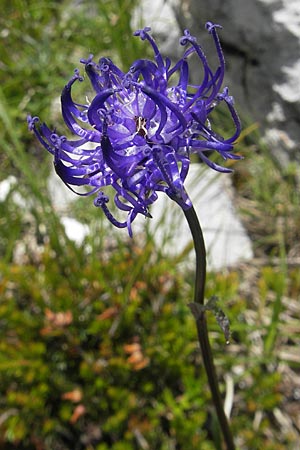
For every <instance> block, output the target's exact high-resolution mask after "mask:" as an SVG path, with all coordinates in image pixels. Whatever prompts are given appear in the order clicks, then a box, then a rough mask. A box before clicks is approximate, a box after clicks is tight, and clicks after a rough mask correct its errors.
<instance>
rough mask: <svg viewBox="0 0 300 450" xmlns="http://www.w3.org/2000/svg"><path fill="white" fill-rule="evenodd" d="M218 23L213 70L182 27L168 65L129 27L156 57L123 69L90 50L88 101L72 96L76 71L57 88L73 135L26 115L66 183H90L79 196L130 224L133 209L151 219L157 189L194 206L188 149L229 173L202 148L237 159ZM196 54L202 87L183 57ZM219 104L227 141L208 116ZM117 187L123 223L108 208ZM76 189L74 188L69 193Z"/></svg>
mask: <svg viewBox="0 0 300 450" xmlns="http://www.w3.org/2000/svg"><path fill="white" fill-rule="evenodd" d="M218 27H219V26H218V25H215V24H212V23H210V22H209V23H207V24H206V28H207V30H208V32H209V33H210V34H211V35H212V38H213V40H214V43H215V47H216V52H217V56H218V62H219V63H218V67H217V69H216V70H215V71H213V70H212V69H211V68H210V67H209V65H208V62H207V59H206V56H205V54H204V53H203V50H202V48H201V47H200V46H199V44H197V41H196V38H195V37H193V36H191V35H190V33H189V31H188V30H186V31H185V33H184V36H183V37H182V38H181V39H180V44H181V45H182V46H184V47H186V49H185V51H184V52H183V55H182V58H181V59H179V61H177V62H176V63H175V65H174V66H172V67H171V62H170V60H169V59H168V58H166V59H165V60H164V59H163V57H162V55H161V54H160V52H159V49H158V47H157V45H156V43H155V41H154V39H153V38H152V37H151V35H150V34H149V31H150V28H148V27H146V28H144V29H143V30H138V31H136V32H135V33H134V35H135V36H139V37H140V38H141V39H142V40H147V41H148V42H149V43H150V45H151V46H152V49H153V52H154V60H153V61H151V60H148V59H138V60H137V61H135V62H134V63H133V64H132V66H131V67H130V69H129V71H128V72H127V73H124V72H122V71H121V70H120V69H119V68H118V67H117V66H115V65H114V64H113V62H112V61H111V60H110V59H108V58H101V59H100V60H99V62H98V63H96V62H95V61H93V55H90V56H89V58H88V59H86V60H81V63H83V64H84V66H85V72H86V74H87V76H88V78H89V80H90V82H91V85H92V87H93V89H94V91H95V94H94V97H93V99H92V100H91V101H90V102H88V101H87V102H86V104H78V103H75V102H74V101H73V98H72V95H71V90H72V87H73V85H74V83H76V82H77V81H83V78H82V77H81V76H80V74H79V71H78V70H77V69H76V70H75V73H74V76H73V77H72V78H71V79H70V81H69V82H68V83H67V85H66V86H65V88H64V89H63V91H62V95H61V105H62V115H63V119H64V121H65V123H66V125H67V127H68V128H69V130H70V131H71V132H72V133H73V134H74V135H77V137H78V138H77V139H76V140H70V139H67V138H66V137H65V136H61V135H58V134H57V133H56V132H54V131H51V130H50V129H49V128H48V126H47V125H46V124H44V123H42V124H40V123H39V119H38V118H37V117H33V118H32V117H28V125H29V129H30V130H32V131H33V132H34V133H35V134H36V136H37V138H38V139H39V141H40V142H41V143H42V145H43V146H44V147H45V148H46V149H47V150H48V151H49V152H50V153H51V154H52V155H53V156H54V166H55V170H56V172H57V174H58V175H59V176H60V177H61V179H62V180H63V182H64V183H65V184H66V185H67V186H68V187H69V188H70V189H72V190H74V186H90V188H91V189H90V190H89V191H88V192H85V193H84V194H82V193H79V192H77V193H78V194H79V195H91V194H96V198H95V200H94V204H95V205H96V206H97V207H100V208H101V209H102V210H103V212H104V213H105V215H106V216H107V218H108V219H109V220H110V221H111V222H112V223H113V224H114V225H115V226H117V227H120V228H123V227H127V228H128V231H129V234H130V235H131V234H132V231H131V223H132V221H133V220H134V219H135V217H136V216H137V215H138V214H142V215H144V216H146V217H151V216H150V213H149V207H150V205H151V204H152V203H153V202H154V201H155V200H156V199H157V193H158V192H159V191H162V192H165V193H166V194H167V195H168V196H169V197H170V198H171V199H172V200H175V201H176V202H177V203H178V204H179V205H180V206H181V207H182V208H183V209H188V208H190V207H191V206H192V204H191V201H190V199H189V197H188V195H187V193H186V191H185V188H184V181H185V179H186V176H187V174H188V170H189V165H190V155H191V154H192V153H195V154H197V155H198V156H199V157H200V158H201V159H202V160H203V161H204V162H205V163H206V164H207V165H208V166H210V167H212V168H213V169H215V170H218V171H220V172H230V169H228V168H223V167H221V166H219V165H217V164H216V163H214V162H212V161H211V160H210V159H209V158H208V156H207V153H208V152H210V151H217V152H218V153H220V154H221V156H222V157H223V158H224V159H227V158H230V159H238V158H239V156H237V155H234V154H232V151H233V144H234V142H235V141H236V139H237V138H238V136H239V134H240V122H239V119H238V116H237V114H236V111H235V109H234V105H233V99H232V97H230V96H229V94H228V89H227V88H225V89H224V90H223V91H221V87H222V83H223V78H224V70H225V62H224V57H223V53H222V49H221V45H220V42H219V38H218V35H217V31H216V29H217V28H218ZM192 54H195V55H196V56H197V58H198V62H199V64H200V70H201V71H202V73H203V75H202V81H201V83H200V84H199V85H196V86H195V85H191V82H190V67H189V62H188V58H189V57H190V56H191V55H192ZM220 103H224V104H225V105H226V106H227V107H228V111H229V113H230V115H231V117H232V120H233V123H234V126H235V130H234V133H233V135H232V136H231V137H230V138H228V139H224V138H222V137H221V136H220V135H218V134H217V133H215V132H214V131H213V130H212V127H211V125H210V121H209V115H210V114H211V112H212V111H213V110H214V109H215V108H216V106H217V105H218V104H220ZM109 185H110V186H112V187H113V189H114V190H115V195H114V203H115V205H116V206H117V208H118V209H119V210H122V211H124V212H125V214H126V220H125V221H124V222H120V221H119V220H118V219H117V218H115V217H114V216H113V214H112V212H111V211H110V209H109V207H108V202H109V198H108V196H107V195H106V194H105V193H104V192H103V190H102V189H103V188H105V187H106V186H109ZM74 192H75V191H74Z"/></svg>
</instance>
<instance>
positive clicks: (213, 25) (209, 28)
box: [205, 22, 222, 33]
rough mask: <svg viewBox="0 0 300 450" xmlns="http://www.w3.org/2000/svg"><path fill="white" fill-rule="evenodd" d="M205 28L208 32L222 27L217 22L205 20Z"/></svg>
mask: <svg viewBox="0 0 300 450" xmlns="http://www.w3.org/2000/svg"><path fill="white" fill-rule="evenodd" d="M205 28H206V30H207V31H208V32H209V33H212V31H214V29H215V28H220V29H222V26H221V25H218V24H217V23H213V22H206V24H205Z"/></svg>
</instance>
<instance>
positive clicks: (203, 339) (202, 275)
mask: <svg viewBox="0 0 300 450" xmlns="http://www.w3.org/2000/svg"><path fill="white" fill-rule="evenodd" d="M184 214H185V217H186V219H187V221H188V224H189V227H190V230H191V233H192V236H193V240H194V246H195V253H196V280H195V293H194V302H195V303H198V304H200V305H202V306H203V305H204V290H205V280H206V250H205V243H204V239H203V234H202V230H201V226H200V223H199V220H198V217H197V214H196V212H195V210H194V208H193V207H192V208H190V209H188V210H185V211H184ZM196 325H197V332H198V339H199V344H200V347H201V351H202V358H203V363H204V367H205V370H206V374H207V378H208V383H209V387H210V391H211V395H212V399H213V403H214V406H215V409H216V413H217V417H218V420H219V425H220V428H221V430H222V433H223V437H224V441H225V444H226V446H227V450H235V445H234V442H233V437H232V434H231V430H230V428H229V424H228V420H227V417H226V415H225V412H224V408H223V401H222V397H221V393H220V389H219V384H218V379H217V374H216V369H215V365H214V361H213V355H212V351H211V346H210V343H209V338H208V329H207V321H206V313H205V309H204V308H203V309H201V310H200V313H199V314H198V315H197V317H196Z"/></svg>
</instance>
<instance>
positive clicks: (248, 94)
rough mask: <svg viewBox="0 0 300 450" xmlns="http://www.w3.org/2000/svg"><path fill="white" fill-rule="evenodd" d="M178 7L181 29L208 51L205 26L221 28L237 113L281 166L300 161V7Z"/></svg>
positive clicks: (215, 3)
mask: <svg viewBox="0 0 300 450" xmlns="http://www.w3.org/2000/svg"><path fill="white" fill-rule="evenodd" d="M175 3H176V4H175ZM175 3H174V1H173V8H174V12H175V15H176V18H177V22H178V24H179V26H180V28H181V29H185V28H189V29H190V31H191V33H192V34H194V35H195V36H197V37H198V38H199V42H201V44H202V43H203V47H204V48H205V49H207V48H209V44H210V42H209V38H208V37H207V32H206V31H205V29H204V24H205V22H207V21H211V22H215V23H219V24H221V25H222V27H223V29H222V30H221V31H220V33H219V35H220V40H221V42H222V47H223V50H224V53H225V59H226V63H227V74H226V77H227V82H228V85H229V87H230V93H231V94H232V95H233V96H234V97H235V99H236V103H237V104H238V109H239V110H240V111H241V112H242V113H244V114H245V115H247V116H248V117H249V118H250V120H252V121H255V122H258V123H259V125H260V128H261V131H262V134H263V136H264V137H265V139H266V140H267V141H268V142H269V143H270V144H272V145H271V150H272V152H273V153H274V156H275V157H276V158H277V159H278V161H279V162H280V163H281V164H284V165H285V164H286V163H287V162H288V161H290V160H298V161H300V151H299V143H300V1H299V0H251V1H249V0H226V1H224V0H186V1H184V2H179V1H178V2H177V1H176V2H175ZM206 53H207V57H208V59H209V51H207V50H206Z"/></svg>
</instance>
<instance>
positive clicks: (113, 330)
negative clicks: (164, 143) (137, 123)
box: [0, 0, 300, 450]
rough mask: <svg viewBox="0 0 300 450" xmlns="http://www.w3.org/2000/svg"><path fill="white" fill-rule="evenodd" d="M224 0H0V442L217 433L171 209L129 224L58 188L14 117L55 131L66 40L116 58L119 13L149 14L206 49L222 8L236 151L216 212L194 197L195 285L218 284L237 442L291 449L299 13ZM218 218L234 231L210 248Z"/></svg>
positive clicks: (157, 439)
mask: <svg viewBox="0 0 300 450" xmlns="http://www.w3.org/2000/svg"><path fill="white" fill-rule="evenodd" d="M233 3H234V2H232V1H231V0H228V2H223V3H222V2H217V1H213V2H207V1H205V0H201V1H200V2H199V1H197V2H193V1H185V2H180V3H176V2H175V1H170V2H168V1H162V2H161V3H160V2H158V1H155V2H151V3H149V2H147V1H146V0H145V1H144V2H137V1H136V0H119V1H111V0H107V1H100V0H98V1H96V0H91V1H89V2H87V1H69V0H64V1H40V0H39V1H37V0H27V1H22V0H19V1H17V0H10V1H7V0H2V1H1V18H0V125H1V126H0V149H1V151H0V448H1V449H2V448H3V449H7V450H10V449H24V450H59V449H62V450H63V449H72V450H83V449H86V450H94V449H95V450H108V449H113V450H126V449H128V450H132V449H138V450H139V449H142V450H147V449H149V450H154V449H155V450H156V449H160V450H173V449H174V450H193V449H200V448H201V449H203V450H209V449H215V448H221V444H220V436H219V433H218V429H217V427H216V419H215V416H214V411H213V408H212V403H211V399H210V395H209V392H208V387H207V380H206V376H205V372H204V369H203V367H202V362H201V355H200V352H199V349H198V344H197V337H196V330H195V326H194V320H193V317H192V316H191V314H190V310H189V309H188V307H187V303H189V302H190V301H191V299H192V295H193V280H194V273H193V266H192V265H191V264H187V263H186V261H190V260H192V261H193V252H192V247H191V245H190V241H189V239H188V240H187V241H184V242H183V245H182V247H181V248H180V249H179V248H178V251H177V248H176V249H175V250H176V251H175V254H174V253H173V254H170V251H169V249H170V242H172V240H175V242H176V239H178V236H180V235H181V234H184V233H182V229H181V225H180V224H179V225H176V226H175V225H174V226H173V227H172V226H170V223H169V222H166V221H167V219H166V217H165V216H164V215H160V214H157V216H158V217H157V218H156V215H154V214H153V215H154V218H153V219H152V223H154V222H155V226H151V225H149V224H148V222H145V221H143V222H145V223H143V224H142V226H141V225H139V226H137V228H136V230H135V228H134V227H135V223H134V224H133V231H134V238H133V239H129V238H128V237H127V235H126V232H124V233H123V232H121V231H120V230H114V229H112V227H111V226H109V225H108V224H107V223H106V222H105V219H103V217H102V215H101V212H100V211H99V210H98V209H96V208H94V206H93V202H92V201H91V200H90V199H81V198H77V197H76V196H74V195H73V194H72V195H70V193H69V192H67V191H66V190H63V188H62V187H61V182H60V180H59V179H58V178H57V177H56V176H55V174H53V165H52V161H51V157H50V156H49V155H48V154H46V152H45V151H44V149H42V148H41V146H40V145H39V144H38V142H37V140H36V139H35V138H34V136H33V135H32V134H31V133H29V132H28V130H27V124H26V116H27V114H31V115H32V116H35V115H38V116H40V117H41V119H42V120H45V121H46V122H47V124H48V125H49V126H51V127H52V126H53V127H55V126H57V128H58V131H59V132H60V133H62V134H63V133H64V131H65V129H64V126H63V123H62V119H61V118H60V109H59V96H60V93H61V90H62V88H63V86H64V84H65V83H66V82H67V80H68V79H69V78H70V77H71V76H72V73H73V70H74V69H75V68H76V67H80V64H79V60H80V58H86V57H88V55H89V54H90V53H93V54H94V55H95V57H96V59H97V58H100V57H101V56H109V57H110V58H112V59H113V60H114V62H115V63H116V64H118V65H120V66H121V67H122V68H123V70H124V71H127V70H128V69H129V67H130V64H131V62H132V61H134V60H135V59H137V58H139V57H145V55H146V54H147V52H148V51H149V48H148V47H147V46H146V45H145V43H143V42H141V41H140V40H139V39H137V38H133V37H132V32H133V31H134V29H135V28H140V27H142V26H144V25H150V26H152V28H153V32H154V36H155V37H156V39H157V42H158V43H159V45H160V47H161V48H162V49H163V51H164V52H165V54H168V55H170V56H171V57H172V58H176V55H177V52H178V48H179V46H178V37H179V36H180V35H181V34H182V31H183V29H184V28H186V27H189V28H191V31H192V33H193V34H194V35H197V36H198V37H199V42H201V43H202V42H203V46H204V48H205V49H208V50H207V53H208V57H209V58H210V55H211V54H212V55H213V57H214V58H215V56H214V55H215V53H214V52H212V53H211V52H210V50H209V45H210V44H209V42H208V39H207V36H206V34H205V30H204V25H205V22H206V21H207V20H212V21H214V22H218V23H221V24H222V25H223V30H222V31H220V39H221V42H222V45H223V48H224V53H225V58H226V61H227V67H228V74H227V80H226V82H228V84H229V86H230V90H231V93H232V94H233V95H234V96H235V100H236V106H237V109H238V110H239V111H240V112H241V118H242V121H243V132H242V135H241V137H240V140H239V142H238V143H237V147H236V148H237V151H238V152H239V154H241V155H243V156H244V160H243V161H239V162H237V163H235V165H234V173H233V175H222V180H223V179H224V177H225V178H226V179H227V181H222V183H225V184H221V185H220V186H219V188H218V189H219V190H217V191H216V192H213V196H214V197H217V198H218V197H219V193H220V192H222V193H224V192H226V202H228V203H226V207H225V206H222V203H221V204H218V203H217V205H218V206H217V208H216V211H219V212H220V214H221V213H222V208H223V209H225V210H226V211H227V210H230V211H231V212H232V214H233V216H230V220H229V223H228V227H227V228H222V226H221V222H222V220H221V221H219V222H218V223H219V225H215V222H213V223H214V226H213V227H212V221H213V220H214V217H215V216H218V214H217V212H216V213H215V214H213V216H214V217H212V215H211V216H209V214H210V210H209V209H208V210H207V211H205V208H204V209H203V210H202V207H201V205H200V206H199V208H200V209H201V210H199V211H198V212H199V216H200V220H203V222H204V223H205V229H206V233H208V232H209V225H211V228H213V235H208V234H206V236H208V239H210V243H212V244H213V243H214V242H216V243H217V245H216V248H215V250H214V254H213V255H214V256H211V254H210V253H209V255H208V256H209V258H211V259H210V266H209V269H210V270H209V273H208V280H207V295H206V296H207V298H209V297H210V296H212V295H217V296H218V297H219V298H220V306H221V307H222V309H223V310H224V312H225V313H226V314H227V316H228V317H229V319H230V322H231V331H232V339H231V343H230V345H229V346H226V344H225V339H224V336H223V335H222V332H221V330H220V329H219V328H218V326H217V324H216V322H215V320H214V318H213V317H209V327H210V330H211V332H210V337H211V342H212V346H213V350H214V355H215V358H216V365H217V370H218V374H219V378H220V383H221V389H222V393H223V395H224V398H225V405H226V411H227V413H228V414H229V415H230V420H231V426H232V430H233V433H234V436H235V440H236V444H237V447H238V448H240V449H249V450H253V449H261V448H264V449H266V450H267V449H268V450H272V449H274V450H280V449H292V450H293V449H295V450H296V449H299V438H300V404H299V401H300V373H299V372H300V357H299V343H300V328H299V318H300V304H299V291H300V270H299V265H300V260H299V230H300V209H299V178H300V177H299V156H298V154H299V153H298V149H299V141H298V140H297V138H298V133H299V115H298V110H299V97H300V96H299V84H297V78H295V76H297V75H295V73H296V72H295V68H297V67H298V66H297V64H298V61H297V59H296V56H295V52H296V51H297V49H298V47H297V45H299V39H300V38H299V36H300V31H299V30H300V26H299V24H298V22H297V20H298V19H297V17H298V18H299V16H297V14H296V12H297V11H298V10H297V5H296V2H288V3H287V2H285V1H283V2H281V4H280V5H279V4H278V2H272V1H271V2H270V1H263V0H257V1H253V5H252V8H250V9H249V5H248V3H247V2H246V1H244V0H239V1H237V2H235V4H234V5H233ZM208 5H210V6H208ZM226 5H227V7H226ZM247 5H248V6H247ZM229 13H230V14H229ZM289 14H290V20H287V19H288V18H289ZM299 14H300V11H299ZM297 39H298V40H297ZM257 42H259V43H260V44H259V45H258V44H257ZM149 56H151V53H149ZM298 58H299V55H298ZM297 73H298V72H297ZM82 84H85V83H82ZM80 88H81V89H82V91H80V89H79V91H78V98H80V95H84V86H80ZM215 120H216V124H217V126H219V127H220V130H226V129H227V128H229V126H231V125H230V124H229V122H228V118H227V117H226V116H223V115H221V114H219V116H218V117H216V118H215ZM199 170H201V173H203V168H202V166H201V167H200V169H199ZM193 173H195V172H194V171H193ZM198 174H199V172H197V173H196V175H197V176H198ZM203 176H204V175H203ZM195 180H196V181H195V182H197V177H196V178H195ZM228 180H229V181H228ZM216 182H217V183H219V181H216ZM211 184H212V182H211V180H210V179H209V180H208V183H207V191H206V189H205V186H203V188H201V191H202V192H201V195H202V200H203V199H204V200H203V201H205V198H206V199H207V195H208V194H207V192H208V191H209V189H210V188H211ZM213 185H214V186H215V184H213ZM196 192H197V190H196ZM195 196H196V193H195ZM222 198H223V197H222ZM209 201H210V200H209ZM224 201H225V200H224ZM202 212H203V215H204V216H205V217H202ZM177 213H178V212H177ZM179 213H180V211H179ZM179 213H178V214H179ZM172 214H175V213H174V212H172ZM220 217H221V216H220ZM233 220H234V221H236V223H238V224H239V227H240V228H238V232H233V230H232V228H230V223H232V222H231V221H233ZM171 222H172V221H171ZM166 223H167V226H166ZM174 223H175V222H174ZM219 227H220V228H219ZM241 230H242V231H241ZM224 233H225V235H224ZM226 233H227V234H226ZM239 233H243V239H244V240H243V241H242V242H243V244H241V243H240V242H241V241H239V240H236V239H237V237H239ZM158 235H159V239H158V238H157V236H158ZM221 235H222V236H223V237H224V236H225V241H226V240H227V243H228V242H229V241H228V240H229V239H231V238H232V239H234V241H232V244H230V245H229V246H227V247H226V252H227V253H226V255H228V257H226V258H225V259H224V258H223V256H222V255H223V254H224V251H225V247H224V244H222V242H223V241H224V239H223V238H222V239H220V236H221ZM230 242H231V241H230ZM212 244H210V246H211V245H212ZM210 246H209V247H210ZM236 247H237V248H240V249H242V250H241V251H240V252H238V253H237V256H235V257H234V258H231V256H232V255H233V253H234V254H235V250H234V248H236ZM173 249H174V246H173ZM243 256H244V257H243ZM216 261H217V263H216Z"/></svg>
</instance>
